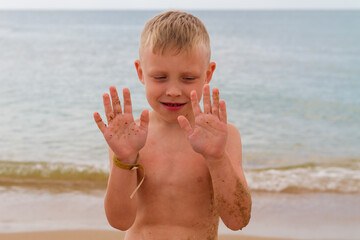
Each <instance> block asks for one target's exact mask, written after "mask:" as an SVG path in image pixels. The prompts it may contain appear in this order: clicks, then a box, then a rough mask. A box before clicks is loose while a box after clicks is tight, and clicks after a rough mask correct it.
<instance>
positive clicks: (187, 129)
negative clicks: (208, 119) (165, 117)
mask: <svg viewBox="0 0 360 240" xmlns="http://www.w3.org/2000/svg"><path fill="white" fill-rule="evenodd" d="M178 122H179V125H180V127H181V128H182V129H183V130H184V131H185V133H186V135H187V136H190V135H191V134H192V132H193V129H192V128H191V125H190V123H189V121H188V120H187V119H186V117H184V116H179V117H178Z"/></svg>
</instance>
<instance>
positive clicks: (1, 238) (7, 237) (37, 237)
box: [0, 230, 286, 240]
mask: <svg viewBox="0 0 360 240" xmlns="http://www.w3.org/2000/svg"><path fill="white" fill-rule="evenodd" d="M124 235H125V233H124V232H120V231H111V230H66V231H43V232H25V233H2V234H0V240H64V239H66V240H102V239H106V240H121V239H124ZM245 239H246V240H276V239H277V240H279V239H281V238H262V237H249V236H231V235H220V236H219V240H245ZM282 240H286V239H282Z"/></svg>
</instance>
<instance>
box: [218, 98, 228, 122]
mask: <svg viewBox="0 0 360 240" xmlns="http://www.w3.org/2000/svg"><path fill="white" fill-rule="evenodd" d="M219 118H220V121H222V122H224V123H227V115H226V104H225V101H224V100H221V101H220V114H219Z"/></svg>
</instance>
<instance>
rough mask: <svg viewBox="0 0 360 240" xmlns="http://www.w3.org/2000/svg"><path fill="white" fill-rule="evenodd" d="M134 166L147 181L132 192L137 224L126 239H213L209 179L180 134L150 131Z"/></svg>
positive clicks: (213, 213) (202, 162)
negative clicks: (136, 198) (142, 173)
mask: <svg viewBox="0 0 360 240" xmlns="http://www.w3.org/2000/svg"><path fill="white" fill-rule="evenodd" d="M164 132H165V133H166V134H164ZM160 133H163V135H160ZM139 163H141V164H142V165H143V166H144V168H145V171H146V177H145V181H144V183H143V185H142V186H141V188H140V189H139V191H138V192H137V193H136V194H137V195H138V210H137V214H136V220H135V223H134V224H133V226H132V227H131V228H130V229H129V230H128V232H127V234H126V237H125V239H126V240H135V239H136V240H141V239H146V240H152V239H156V240H165V239H171V240H177V239H179V240H180V239H181V240H183V239H184V240H188V239H189V240H190V239H197V240H202V239H204V240H216V239H217V228H218V223H219V216H218V214H217V213H216V210H215V209H216V208H215V203H214V196H213V190H212V183H211V177H210V174H209V171H208V168H207V166H206V163H205V159H204V158H203V157H202V156H201V155H200V154H198V153H196V152H194V151H193V150H192V148H191V146H190V144H189V143H188V141H187V139H186V137H185V136H184V134H183V132H181V129H178V130H174V131H164V129H157V127H156V125H155V126H152V127H149V133H148V137H147V141H146V145H145V147H144V148H143V149H142V150H141V151H140V159H139ZM140 172H141V171H139V170H138V174H139V179H141V177H142V175H141V173H140Z"/></svg>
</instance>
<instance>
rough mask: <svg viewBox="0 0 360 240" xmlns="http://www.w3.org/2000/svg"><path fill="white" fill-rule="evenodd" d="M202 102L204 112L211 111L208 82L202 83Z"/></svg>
mask: <svg viewBox="0 0 360 240" xmlns="http://www.w3.org/2000/svg"><path fill="white" fill-rule="evenodd" d="M203 103H204V113H210V112H211V97H210V86H209V84H205V85H204V90H203Z"/></svg>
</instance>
